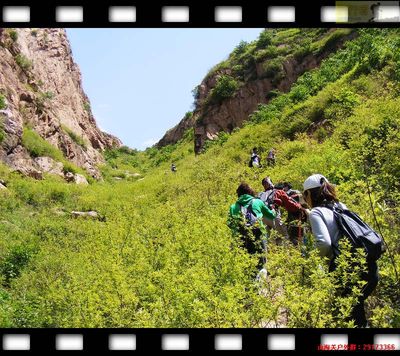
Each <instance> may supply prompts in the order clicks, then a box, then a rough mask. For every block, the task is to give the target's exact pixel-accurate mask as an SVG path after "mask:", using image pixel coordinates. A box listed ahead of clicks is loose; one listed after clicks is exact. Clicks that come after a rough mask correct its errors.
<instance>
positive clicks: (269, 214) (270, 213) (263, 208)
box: [260, 200, 276, 220]
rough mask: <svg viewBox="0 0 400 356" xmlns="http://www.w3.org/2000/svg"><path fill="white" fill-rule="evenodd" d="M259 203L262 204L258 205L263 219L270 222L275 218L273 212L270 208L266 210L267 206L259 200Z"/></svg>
mask: <svg viewBox="0 0 400 356" xmlns="http://www.w3.org/2000/svg"><path fill="white" fill-rule="evenodd" d="M260 202H261V203H262V204H260V205H261V212H262V214H263V217H264V218H267V219H271V220H273V219H275V218H276V212H275V210H271V209H270V208H268V206H267V205H266V204H265V203H264V202H263V201H262V200H260Z"/></svg>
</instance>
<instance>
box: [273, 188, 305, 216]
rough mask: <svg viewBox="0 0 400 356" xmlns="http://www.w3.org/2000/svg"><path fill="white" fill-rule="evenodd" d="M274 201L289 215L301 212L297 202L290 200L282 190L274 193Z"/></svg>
mask: <svg viewBox="0 0 400 356" xmlns="http://www.w3.org/2000/svg"><path fill="white" fill-rule="evenodd" d="M275 199H276V202H277V204H278V205H279V206H283V207H284V208H285V209H286V210H287V211H289V212H291V213H296V212H298V211H300V210H303V209H302V206H301V205H300V204H299V203H298V202H296V201H294V200H293V199H291V198H290V197H289V196H288V195H287V194H286V193H285V192H284V191H283V190H277V191H276V193H275ZM275 199H274V202H275Z"/></svg>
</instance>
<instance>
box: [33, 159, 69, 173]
mask: <svg viewBox="0 0 400 356" xmlns="http://www.w3.org/2000/svg"><path fill="white" fill-rule="evenodd" d="M34 161H35V163H36V164H37V165H38V166H39V168H40V170H41V171H43V172H45V173H51V174H55V175H58V176H60V177H64V171H63V169H64V165H63V164H62V163H61V162H56V161H54V160H53V159H52V158H50V157H37V158H35V159H34Z"/></svg>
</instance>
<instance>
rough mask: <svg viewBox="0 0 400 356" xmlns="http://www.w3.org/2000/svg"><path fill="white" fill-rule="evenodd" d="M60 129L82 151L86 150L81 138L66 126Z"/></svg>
mask: <svg viewBox="0 0 400 356" xmlns="http://www.w3.org/2000/svg"><path fill="white" fill-rule="evenodd" d="M61 127H62V129H63V130H64V131H65V132H66V133H67V134H68V136H69V137H70V138H71V140H72V141H74V142H75V143H76V144H77V145H78V146H81V147H82V148H83V149H84V150H87V144H86V142H85V140H84V139H83V137H81V136H79V135H77V134H76V133H75V132H74V131H72V130H71V129H70V128H69V127H67V126H64V125H62V126H61Z"/></svg>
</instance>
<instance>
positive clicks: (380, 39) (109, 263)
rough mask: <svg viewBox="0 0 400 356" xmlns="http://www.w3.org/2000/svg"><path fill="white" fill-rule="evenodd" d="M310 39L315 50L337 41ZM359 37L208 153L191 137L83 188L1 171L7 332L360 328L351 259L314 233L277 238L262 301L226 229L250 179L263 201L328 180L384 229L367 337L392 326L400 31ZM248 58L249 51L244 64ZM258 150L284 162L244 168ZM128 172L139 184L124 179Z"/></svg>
mask: <svg viewBox="0 0 400 356" xmlns="http://www.w3.org/2000/svg"><path fill="white" fill-rule="evenodd" d="M310 32H312V33H313V36H311V35H310V40H311V43H312V42H316V41H320V40H321V38H322V37H324V36H326V34H327V33H328V31H327V30H326V29H323V30H310ZM358 32H359V36H358V38H357V39H355V40H353V41H351V42H349V43H348V45H347V46H345V47H344V48H343V49H341V50H339V51H338V52H337V53H336V54H333V55H331V56H330V57H329V58H327V59H326V60H324V62H323V63H322V64H321V66H320V67H319V68H316V69H315V70H313V71H311V72H308V73H306V74H304V75H303V76H302V77H301V78H299V79H298V81H297V82H296V83H295V85H294V86H293V87H292V89H291V90H290V92H288V93H287V94H282V93H280V92H274V93H273V95H272V98H271V101H270V103H269V104H268V105H260V106H259V108H258V110H257V111H256V112H255V113H253V115H252V118H251V120H250V121H249V122H248V123H247V124H246V125H245V126H244V127H243V128H241V129H235V130H233V131H232V133H231V134H227V133H222V134H220V135H219V136H218V137H219V138H218V139H217V140H216V141H215V142H210V143H207V147H206V150H205V152H204V153H203V154H201V155H197V156H195V155H194V154H193V136H194V133H193V129H191V130H188V131H187V133H186V135H185V137H184V138H183V139H182V140H181V141H180V142H178V143H177V144H175V145H170V146H166V147H163V148H160V149H158V148H156V147H152V148H149V149H147V150H146V151H144V152H138V151H136V150H132V149H129V148H127V147H122V148H120V149H115V150H109V151H106V152H105V158H106V162H107V163H106V164H105V165H104V166H103V167H102V170H103V172H104V173H103V174H104V181H101V182H96V183H94V184H92V185H90V186H89V187H81V186H75V185H71V184H66V183H63V182H62V181H61V180H59V179H58V178H57V177H48V178H47V179H45V180H43V181H33V180H31V179H26V178H22V177H20V176H19V175H17V174H14V173H11V172H10V171H9V170H8V169H7V168H5V166H3V165H0V178H1V179H4V180H5V181H7V182H8V184H7V187H8V189H7V191H3V190H2V191H0V195H4V199H0V221H1V224H0V233H1V236H2V237H3V238H2V239H0V246H1V248H0V299H1V303H0V326H1V327H131V328H135V327H229V328H230V327H276V326H278V327H282V326H286V327H352V326H353V323H352V322H351V321H348V320H347V319H346V317H347V316H348V315H349V312H350V309H351V306H352V305H353V304H354V302H355V299H356V296H357V290H356V289H355V290H353V292H352V293H350V295H349V296H348V297H346V298H344V297H338V296H339V295H340V292H341V290H343V288H346V286H347V285H349V283H350V284H352V283H353V282H354V281H356V280H357V279H358V275H359V273H360V272H361V271H362V269H363V267H362V266H360V267H357V268H354V266H353V265H352V261H351V260H349V259H348V258H345V257H346V256H348V255H350V252H349V251H348V247H346V246H345V245H344V246H343V249H342V250H343V252H342V255H341V260H340V261H339V263H338V266H339V267H338V269H337V271H336V272H335V273H328V268H327V265H326V261H324V260H323V259H321V258H320V257H319V255H318V253H317V250H316V248H315V244H314V239H313V237H312V236H311V235H310V234H309V233H308V234H307V236H306V240H305V242H304V244H301V246H300V247H294V246H292V245H291V244H290V243H288V242H286V241H284V243H283V245H277V244H275V242H274V241H275V238H276V234H275V233H274V232H272V234H271V236H270V237H269V242H268V256H267V257H268V258H267V260H268V264H267V268H268V271H269V277H268V282H267V284H266V285H265V286H263V288H262V289H261V291H260V289H259V288H258V286H257V285H255V283H254V281H253V280H252V279H251V278H250V277H249V275H250V274H251V272H252V271H253V270H254V267H255V265H256V263H257V261H256V260H255V258H253V257H251V256H249V255H247V253H246V252H245V251H244V250H243V249H242V248H241V247H240V243H239V241H237V240H236V239H235V238H234V237H233V236H232V234H231V232H230V230H229V228H228V227H227V225H226V220H227V211H228V208H229V205H230V204H231V203H233V202H234V201H235V200H236V195H235V190H236V188H237V186H238V184H239V183H240V182H241V181H247V182H249V183H250V185H251V186H253V187H254V188H255V189H256V190H261V184H260V182H261V179H262V178H263V177H264V176H266V175H269V176H271V177H272V179H273V180H274V181H275V182H278V181H283V180H287V181H291V182H292V184H293V185H294V188H296V189H301V187H302V182H303V181H304V179H305V178H306V177H307V176H308V175H310V174H312V173H316V172H320V173H323V174H324V175H325V176H327V177H328V179H329V180H330V181H331V182H332V183H334V184H335V185H336V186H337V189H338V192H339V198H340V200H341V201H343V202H344V203H346V205H347V206H348V207H349V208H351V209H352V210H354V211H356V212H358V213H359V214H360V215H361V216H362V217H363V218H364V219H365V220H366V222H368V223H369V224H370V225H371V226H373V227H374V228H375V229H378V225H377V223H378V224H379V229H380V231H381V232H382V234H383V236H384V237H385V239H386V242H387V244H388V246H389V251H391V252H392V253H393V256H392V257H393V260H392V259H391V254H390V253H389V252H386V253H385V254H384V255H383V256H382V258H381V259H380V260H379V261H378V265H379V270H380V282H379V284H378V287H377V289H376V290H375V292H374V293H373V295H372V296H371V297H369V298H368V300H367V310H368V318H369V320H370V321H371V326H372V327H381V328H389V327H390V328H399V327H400V310H399V308H398V306H399V302H400V295H399V288H398V284H397V283H398V282H397V281H396V274H395V271H394V266H393V263H392V262H394V264H395V266H396V268H397V271H400V254H399V251H400V241H399V239H398V236H399V233H400V185H399V182H400V162H399V160H398V159H396V158H397V157H399V154H400V130H399V128H400V109H399V108H400V98H399V94H400V91H399V79H400V78H399V68H400V54H399V52H398V51H395V50H393V49H396V48H399V30H398V29H391V30H382V29H379V30H374V29H366V30H360V31H358ZM329 33H331V32H329ZM274 34H275V35H274V36H273V37H272V38H271V39H268V38H265V39H263V41H266V43H268V45H270V44H269V43H270V42H269V41H271V43H272V44H280V43H282V42H288V41H289V39H290V41H292V42H293V41H295V40H296V38H298V37H299V36H301V35H302V30H299V29H288V30H279V31H278V30H277V31H275V32H274ZM321 45H323V44H322V43H321ZM251 46H255V45H253V44H247V45H245V44H241V45H240V48H239V49H238V50H237V55H238V56H243V55H244V54H245V53H246V52H247V51H248V50H249V48H250V47H251ZM294 47H296V46H294ZM290 50H292V49H290ZM24 137H25V143H24V144H25V145H26V147H30V149H29V150H30V152H33V153H35V152H46V154H49V152H50V154H54V152H53V153H51V150H50V149H49V148H48V147H47V146H46V145H45V144H43V142H42V139H41V138H40V137H39V138H38V137H37V135H34V134H33V133H32V132H31V130H29V129H25V131H24ZM27 137H28V140H27ZM27 142H28V143H27ZM46 147H47V148H46ZM253 147H258V148H259V152H260V154H261V157H262V159H263V163H265V158H266V157H265V152H268V150H269V149H270V148H271V147H275V148H276V150H277V162H276V165H275V166H274V167H264V168H260V169H251V168H249V167H247V161H248V158H249V154H250V151H251V149H252V148H253ZM53 149H54V148H53ZM171 162H174V163H175V164H176V166H177V168H178V170H177V172H176V173H175V174H173V173H171V171H170V165H171ZM126 171H129V172H137V173H140V174H141V176H140V177H141V178H139V179H137V178H132V179H128V178H127V174H126ZM114 177H118V178H123V179H121V180H119V179H118V180H116V179H114ZM369 190H370V192H371V202H370V200H369V197H368V194H367V192H368V191H369ZM72 210H81V211H87V210H96V211H98V212H99V213H100V214H101V215H102V216H105V217H106V219H105V221H97V220H96V221H94V220H93V221H92V220H79V219H73V218H71V217H70V215H69V212H70V211H72ZM372 211H373V212H374V213H375V215H376V220H375V219H374V217H373V214H372Z"/></svg>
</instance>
